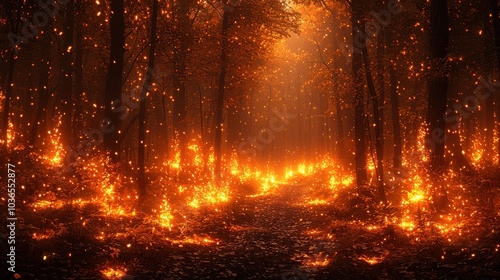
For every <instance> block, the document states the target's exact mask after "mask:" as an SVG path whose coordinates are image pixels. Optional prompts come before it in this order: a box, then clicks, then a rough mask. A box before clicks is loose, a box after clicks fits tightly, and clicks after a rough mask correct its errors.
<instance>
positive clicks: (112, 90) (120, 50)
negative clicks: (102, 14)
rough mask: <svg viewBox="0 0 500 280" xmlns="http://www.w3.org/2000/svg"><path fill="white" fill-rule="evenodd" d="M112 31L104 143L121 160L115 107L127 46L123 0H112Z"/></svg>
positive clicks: (118, 96) (119, 93) (110, 21)
mask: <svg viewBox="0 0 500 280" xmlns="http://www.w3.org/2000/svg"><path fill="white" fill-rule="evenodd" d="M110 6H111V15H110V20H109V24H110V32H111V47H110V49H111V51H110V56H109V65H108V74H107V76H106V94H105V112H104V116H105V117H106V119H107V121H108V125H107V129H109V131H110V132H109V133H105V134H104V144H105V146H106V151H107V152H108V153H109V155H110V157H111V159H112V160H113V161H114V162H118V161H120V145H119V142H118V141H119V134H118V130H119V127H120V117H119V114H117V113H115V112H114V107H115V106H117V105H118V104H117V103H118V102H120V100H121V95H122V76H123V54H124V46H125V37H124V33H125V21H124V7H123V0H111V4H110Z"/></svg>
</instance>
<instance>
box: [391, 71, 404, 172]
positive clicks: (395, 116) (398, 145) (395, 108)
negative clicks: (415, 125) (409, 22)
mask: <svg viewBox="0 0 500 280" xmlns="http://www.w3.org/2000/svg"><path fill="white" fill-rule="evenodd" d="M389 67H390V68H389V76H390V81H391V87H390V90H391V114H392V130H393V133H394V158H393V162H394V168H395V169H397V170H399V169H401V167H402V166H403V144H402V138H401V121H400V119H399V96H398V89H397V84H398V81H397V77H396V70H395V69H394V65H392V63H391V65H390V66H389Z"/></svg>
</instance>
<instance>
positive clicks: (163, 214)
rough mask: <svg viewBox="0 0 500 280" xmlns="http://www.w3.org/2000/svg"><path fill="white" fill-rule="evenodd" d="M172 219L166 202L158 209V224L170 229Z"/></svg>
mask: <svg viewBox="0 0 500 280" xmlns="http://www.w3.org/2000/svg"><path fill="white" fill-rule="evenodd" d="M173 218H174V216H172V214H171V212H170V206H169V205H168V203H167V202H164V203H163V205H162V206H161V209H160V215H159V218H158V223H159V224H160V226H162V227H165V228H169V229H171V228H172V219H173Z"/></svg>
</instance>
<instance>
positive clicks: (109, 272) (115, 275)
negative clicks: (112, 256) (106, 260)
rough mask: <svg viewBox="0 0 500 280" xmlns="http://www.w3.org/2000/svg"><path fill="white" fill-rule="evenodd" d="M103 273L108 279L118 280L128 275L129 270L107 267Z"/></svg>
mask: <svg viewBox="0 0 500 280" xmlns="http://www.w3.org/2000/svg"><path fill="white" fill-rule="evenodd" d="M101 273H102V275H104V277H106V278H107V279H113V280H118V279H122V278H123V277H125V276H126V275H127V269H126V268H123V267H107V268H105V269H102V270H101Z"/></svg>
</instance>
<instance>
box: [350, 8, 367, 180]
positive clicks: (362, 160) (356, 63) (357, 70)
mask: <svg viewBox="0 0 500 280" xmlns="http://www.w3.org/2000/svg"><path fill="white" fill-rule="evenodd" d="M351 6H352V11H351V24H352V36H353V46H355V48H354V52H353V54H352V75H353V77H354V79H353V80H354V138H355V141H354V142H355V154H356V155H355V161H356V163H355V164H356V184H357V186H358V187H359V186H361V185H363V184H365V183H366V182H367V180H368V177H367V173H366V138H365V136H366V126H365V100H364V94H363V76H362V73H361V68H362V63H363V61H362V57H361V50H360V49H359V48H357V47H358V45H359V43H358V40H359V37H362V36H363V35H361V34H362V33H363V32H362V30H363V29H362V26H361V23H360V21H361V19H362V15H361V14H360V13H361V5H360V3H359V2H358V0H353V2H352V5H351ZM356 38H358V40H357V39H356Z"/></svg>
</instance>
